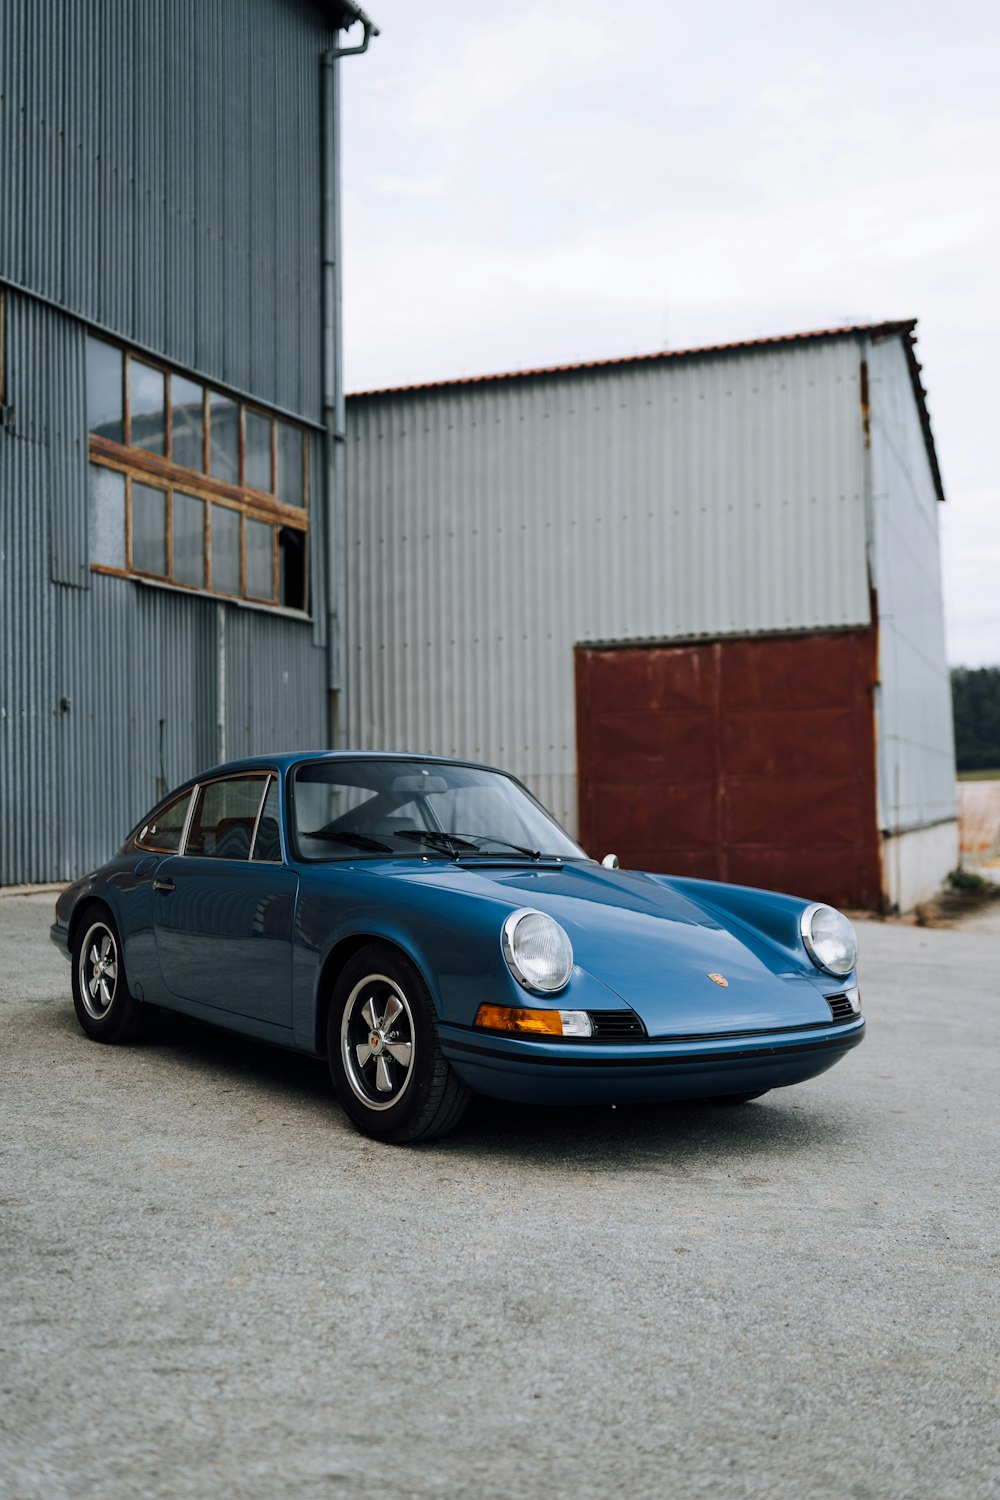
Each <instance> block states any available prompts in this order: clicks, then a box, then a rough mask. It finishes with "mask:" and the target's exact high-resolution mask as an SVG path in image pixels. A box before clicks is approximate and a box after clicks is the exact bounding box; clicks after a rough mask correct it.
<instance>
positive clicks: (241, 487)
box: [0, 297, 312, 619]
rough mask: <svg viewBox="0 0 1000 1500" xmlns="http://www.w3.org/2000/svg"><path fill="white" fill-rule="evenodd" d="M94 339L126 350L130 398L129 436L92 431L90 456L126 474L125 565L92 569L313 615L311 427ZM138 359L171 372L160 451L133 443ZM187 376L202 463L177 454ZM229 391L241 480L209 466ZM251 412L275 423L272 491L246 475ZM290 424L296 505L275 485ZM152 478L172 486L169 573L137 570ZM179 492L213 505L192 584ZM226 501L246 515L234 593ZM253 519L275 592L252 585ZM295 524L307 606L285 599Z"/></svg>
mask: <svg viewBox="0 0 1000 1500" xmlns="http://www.w3.org/2000/svg"><path fill="white" fill-rule="evenodd" d="M2 309H3V299H2V297H0V336H2ZM90 337H92V338H94V339H95V340H96V341H97V342H99V343H102V344H106V345H108V346H109V347H111V348H113V349H116V350H118V352H119V353H120V355H121V385H122V389H121V401H122V436H123V438H124V441H123V442H121V443H118V442H116V441H114V439H112V438H106V437H102V436H101V435H100V434H99V433H95V432H91V431H88V434H87V439H88V460H89V462H90V463H91V464H95V465H96V466H98V467H100V468H106V469H112V470H114V471H116V472H117V473H120V474H123V475H124V476H125V567H124V568H119V567H114V566H112V565H110V564H108V563H100V562H91V563H90V569H91V571H92V572H94V573H105V574H109V575H111V576H112V577H116V578H138V579H142V580H145V581H150V582H155V583H158V584H160V585H161V586H164V587H167V588H171V589H178V590H183V591H184V592H186V593H191V594H196V595H198V596H199V597H201V598H212V599H223V600H233V601H236V602H238V603H241V604H242V603H247V604H250V605H254V606H258V607H261V608H265V609H274V610H277V611H280V612H283V613H286V614H292V615H294V616H296V617H298V618H300V619H309V618H311V606H312V600H311V589H310V533H311V530H312V517H311V506H310V498H311V497H310V478H311V475H310V464H309V441H308V437H309V429H308V428H307V427H305V426H303V425H301V424H300V423H298V422H296V421H295V420H294V419H293V418H290V417H287V416H285V415H284V414H281V413H278V412H275V411H269V410H268V409H267V408H266V407H265V406H263V405H261V404H260V403H259V402H256V401H252V400H248V399H246V398H244V397H242V396H238V395H235V394H233V393H231V392H227V391H225V390H224V389H223V388H222V387H221V386H218V385H215V384H213V383H212V382H210V381H207V380H205V379H203V378H202V377H200V376H196V375H194V374H193V373H189V372H184V371H181V370H174V369H172V368H171V367H170V366H169V365H167V364H165V363H163V362H162V361H159V360H157V359H155V358H153V357H151V356H149V355H147V354H145V353H140V352H139V351H133V350H131V349H129V348H127V347H126V346H124V345H122V344H118V343H116V342H115V341H114V340H113V339H108V338H104V337H103V336H100V335H97V334H93V335H90V334H88V338H90ZM133 358H135V359H137V360H138V361H139V362H140V363H141V364H142V365H144V366H146V367H147V368H149V369H153V370H157V371H158V372H159V373H161V374H162V375H163V377H164V414H163V423H164V449H165V453H164V454H158V453H153V452H151V451H150V450H149V449H147V448H137V447H133V446H132V444H131V436H132V411H131V384H132V379H131V362H132V360H133ZM175 376H176V377H177V379H178V380H186V381H188V382H190V383H191V384H195V385H199V386H200V387H201V393H202V468H201V470H197V469H188V468H185V467H184V466H183V465H181V464H177V463H175V462H174V460H173V446H174V442H173V379H174V377H175ZM2 378H3V366H2V348H0V382H2ZM213 395H217V396H222V397H224V398H225V399H226V400H228V401H232V402H233V403H234V404H235V406H236V411H237V421H238V432H239V475H240V479H241V483H239V484H233V483H231V482H230V481H229V480H225V479H218V478H215V477H213V475H212V474H211V473H210V472H209V470H210V465H211V452H212V447H211V445H212V425H211V424H212V417H211V411H212V396H213ZM0 396H2V384H0ZM248 412H250V413H252V414H253V415H254V416H255V417H258V418H260V419H262V420H265V421H267V422H269V423H270V428H271V431H270V474H271V491H270V492H265V491H263V490H258V489H254V488H251V487H250V486H249V485H248V484H246V482H245V476H246V414H247V413H248ZM279 423H284V424H285V425H286V426H288V427H290V428H291V429H292V430H293V431H295V432H297V433H298V434H299V436H300V438H301V447H302V470H301V485H302V504H301V505H294V504H291V503H288V502H285V501H282V500H280V499H278V497H277V496H276V495H275V493H274V488H275V485H276V483H277V478H278V451H277V450H278V427H279ZM133 480H135V481H136V482H137V483H139V484H146V485H148V486H149V487H150V488H152V489H160V490H164V491H165V492H166V497H167V499H166V508H167V513H166V560H167V569H166V572H165V573H151V572H149V571H148V570H146V569H142V568H137V567H135V566H134V564H133V562H132V482H133ZM175 490H179V491H181V492H182V493H184V494H186V495H190V496H191V497H192V498H194V499H197V500H201V501H202V502H203V503H204V505H205V533H204V560H205V569H204V576H205V582H204V584H203V585H198V584H191V583H186V582H184V581H183V580H182V579H177V578H174V576H173V571H174V568H173V548H174V537H173V496H174V491H175ZM216 504H221V505H223V506H225V507H226V508H227V509H229V510H233V511H235V512H236V513H237V514H238V515H239V517H240V548H239V563H240V569H239V571H240V592H239V593H238V594H233V593H230V592H228V591H225V590H221V589H217V588H215V587H214V586H213V582H212V536H211V533H212V510H211V507H212V506H213V505H216ZM247 520H252V521H258V522H262V523H264V524H266V525H268V526H269V527H270V529H271V534H272V535H271V589H272V592H271V596H270V597H267V596H262V595H260V594H251V593H248V591H247V558H246V522H247ZM283 529H284V530H291V531H295V532H299V533H301V534H302V538H303V542H304V545H303V548H302V553H303V556H302V603H301V605H298V606H296V605H294V604H286V603H284V602H283V601H282V599H281V566H282V551H281V532H282V530H283Z"/></svg>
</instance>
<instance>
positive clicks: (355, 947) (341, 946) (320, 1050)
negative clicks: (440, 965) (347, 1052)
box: [313, 932, 434, 1057]
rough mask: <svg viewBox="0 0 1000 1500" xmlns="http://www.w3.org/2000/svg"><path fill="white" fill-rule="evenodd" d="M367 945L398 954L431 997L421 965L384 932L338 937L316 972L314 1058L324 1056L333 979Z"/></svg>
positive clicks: (333, 984)
mask: <svg viewBox="0 0 1000 1500" xmlns="http://www.w3.org/2000/svg"><path fill="white" fill-rule="evenodd" d="M369 943H378V944H379V946H380V947H383V948H391V949H393V950H394V951H395V952H396V953H398V954H399V956H400V958H403V959H405V960H406V962H407V963H408V964H411V965H412V966H413V968H415V969H416V971H417V973H418V974H419V975H420V977H421V979H422V980H423V981H424V984H426V985H427V987H428V990H429V991H430V994H431V996H432V998H433V995H434V991H433V988H432V987H431V985H430V984H429V983H428V979H427V975H426V974H425V973H424V970H423V967H422V965H421V964H420V963H419V962H418V960H417V959H416V958H415V957H414V955H413V954H412V953H410V952H408V951H407V950H406V949H405V948H404V947H403V946H402V944H401V943H398V942H396V941H395V940H394V939H393V938H390V937H386V935H385V933H382V932H352V933H350V934H349V935H348V936H347V937H343V938H341V940H340V942H339V943H335V944H334V946H333V947H332V948H331V949H330V952H329V953H328V954H327V956H326V958H325V959H324V961H323V967H322V968H321V969H320V973H319V979H318V980H317V984H316V1034H315V1037H314V1039H313V1041H314V1045H315V1049H316V1053H317V1056H319V1057H325V1056H326V1027H327V1020H328V1017H329V1015H330V1004H331V1001H332V1000H333V991H334V987H335V985H336V983H337V979H338V978H339V976H340V973H341V971H342V970H343V968H344V966H345V965H346V964H347V963H348V962H349V961H350V960H351V959H352V958H353V957H354V955H355V953H360V951H361V949H362V948H367V947H368V945H369Z"/></svg>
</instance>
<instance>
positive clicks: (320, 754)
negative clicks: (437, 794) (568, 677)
mask: <svg viewBox="0 0 1000 1500" xmlns="http://www.w3.org/2000/svg"><path fill="white" fill-rule="evenodd" d="M338 760H388V761H405V762H409V763H412V764H418V765H432V766H434V765H436V766H472V767H474V768H475V769H476V770H479V771H499V772H500V774H501V775H504V776H507V775H510V773H509V772H507V771H503V770H502V768H501V767H499V766H490V765H485V764H484V763H483V762H482V761H476V760H462V759H461V758H460V757H457V756H453V755H412V754H408V753H407V752H405V751H396V750H306V751H302V750H298V751H292V750H283V751H281V752H280V753H279V754H277V755H248V756H245V757H243V758H242V759H241V760H227V761H223V762H221V764H219V765H217V766H211V767H210V768H209V769H207V770H205V771H200V772H199V773H198V775H197V776H190V777H188V779H187V781H185V782H184V783H183V785H184V786H192V785H194V783H195V782H198V781H207V780H208V779H209V778H210V777H215V776H231V775H233V774H234V773H235V772H238V771H262V770H270V771H273V770H279V771H282V772H285V771H288V770H289V769H290V767H292V766H297V765H301V764H303V763H309V764H316V763H322V762H330V763H336V762H337V761H338Z"/></svg>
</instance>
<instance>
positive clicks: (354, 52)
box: [322, 16, 379, 749]
mask: <svg viewBox="0 0 1000 1500" xmlns="http://www.w3.org/2000/svg"><path fill="white" fill-rule="evenodd" d="M358 19H359V20H360V21H361V23H362V25H363V26H364V36H363V38H362V40H361V42H360V44H359V45H358V46H357V47H331V48H330V50H329V51H328V52H324V54H323V74H322V79H323V82H322V111H323V225H322V238H323V291H322V299H323V300H322V307H323V313H322V316H323V426H324V435H323V464H324V469H325V476H326V485H325V488H326V609H327V635H326V654H327V682H326V686H327V702H328V705H329V708H328V721H327V722H328V738H329V744H330V748H331V749H337V748H338V747H339V742H340V727H339V723H338V718H339V714H338V707H339V701H340V693H341V691H342V689H343V683H344V643H343V619H342V615H341V610H342V601H343V599H344V591H345V585H346V572H347V570H346V554H345V550H344V519H345V514H346V475H345V467H344V459H345V444H346V433H345V430H344V429H345V423H346V415H345V406H344V360H343V340H342V335H341V301H342V291H341V270H340V261H341V207H340V59H341V58H342V57H357V56H359V55H360V54H361V53H362V52H367V51H368V43H369V42H370V41H371V39H372V37H373V36H378V34H379V32H378V27H377V26H375V25H373V23H372V22H371V21H369V20H368V19H367V17H364V16H359V17H358Z"/></svg>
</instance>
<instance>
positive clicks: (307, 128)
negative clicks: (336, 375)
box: [0, 0, 329, 421]
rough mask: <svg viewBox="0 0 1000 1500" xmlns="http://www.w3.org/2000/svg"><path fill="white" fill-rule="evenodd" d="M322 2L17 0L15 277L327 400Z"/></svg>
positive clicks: (3, 168) (219, 368)
mask: <svg viewBox="0 0 1000 1500" xmlns="http://www.w3.org/2000/svg"><path fill="white" fill-rule="evenodd" d="M327 46H329V33H328V32H327V31H326V29H325V27H324V24H323V20H322V16H321V14H320V12H319V9H318V7H315V6H313V5H310V4H308V3H306V0H301V3H294V0H285V3H281V4H276V3H274V0H171V3H170V4H169V5H163V4H159V3H154V0H143V3H139V4H136V3H131V0H80V3H79V4H75V5H72V6H66V5H64V4H62V3H59V0H6V3H5V5H4V14H3V25H2V26H0V101H2V102H0V280H6V281H7V282H8V283H10V284H13V285H15V286H19V287H23V288H25V289H26V290H30V291H32V292H34V293H36V294H37V295H39V296H41V297H45V298H47V299H49V300H50V301H52V302H54V303H56V304H58V305H60V306H62V307H65V308H66V309H67V310H68V311H71V312H74V313H76V314H78V315H79V316H80V317H81V318H83V319H86V320H88V321H91V322H93V323H95V324H99V325H101V326H102V327H104V328H107V329H109V330H111V331H112V332H114V333H116V334H118V335H119V336H120V337H121V338H123V339H124V340H126V341H130V342H134V343H137V344H139V345H142V346H144V347H146V348H149V349H152V350H154V351H155V352H157V353H159V354H160V355H162V357H163V358H165V359H167V360H169V361H172V362H175V363H177V364H179V365H181V366H182V367H184V368H186V369H196V370H197V371H199V372H200V373H201V374H203V375H207V376H208V377H210V378H212V379H214V380H218V381H220V382H222V383H225V384H229V385H232V386H234V387H236V388H237V389H239V390H244V391H252V392H253V393H254V394H255V395H256V396H257V397H258V398H259V399H260V400H261V401H263V402H266V403H269V404H272V405H276V406H280V407H282V408H284V409H286V410H288V411H293V412H297V413H299V414H300V415H302V416H303V417H305V418H307V419H309V420H312V421H319V420H320V417H321V403H322V393H321V386H320V382H321V373H322V361H321V348H320V336H321V333H320V329H321V322H320V317H319V297H320V275H319V272H320V267H319V256H320V181H321V178H320V149H321V130H320V78H319V74H320V61H319V60H320V55H321V53H322V51H323V50H324V49H325V48H326V47H327Z"/></svg>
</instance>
